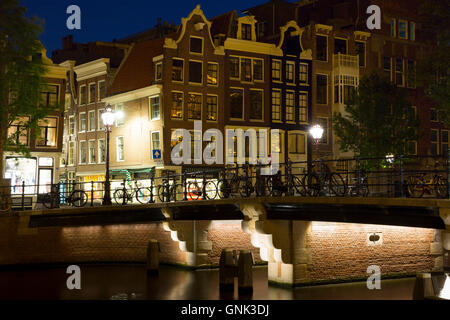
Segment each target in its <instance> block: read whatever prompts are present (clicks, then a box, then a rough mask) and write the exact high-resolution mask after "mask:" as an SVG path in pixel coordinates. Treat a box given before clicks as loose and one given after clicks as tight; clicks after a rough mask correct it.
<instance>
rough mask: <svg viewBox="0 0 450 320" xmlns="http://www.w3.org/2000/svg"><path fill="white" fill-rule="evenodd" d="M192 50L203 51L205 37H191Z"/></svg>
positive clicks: (200, 52) (194, 51) (192, 51)
mask: <svg viewBox="0 0 450 320" xmlns="http://www.w3.org/2000/svg"><path fill="white" fill-rule="evenodd" d="M190 52H191V53H198V54H202V53H203V38H195V37H191V39H190Z"/></svg>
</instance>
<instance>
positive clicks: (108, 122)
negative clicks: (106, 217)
mask: <svg viewBox="0 0 450 320" xmlns="http://www.w3.org/2000/svg"><path fill="white" fill-rule="evenodd" d="M114 119H115V114H114V112H113V111H112V109H111V106H110V105H108V106H107V107H106V110H105V112H103V113H102V121H103V124H104V126H105V130H106V175H105V196H104V197H103V205H104V206H110V205H112V202H111V185H110V182H109V135H110V133H111V128H112V126H113V124H114Z"/></svg>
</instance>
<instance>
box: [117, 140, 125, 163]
mask: <svg viewBox="0 0 450 320" xmlns="http://www.w3.org/2000/svg"><path fill="white" fill-rule="evenodd" d="M116 149H117V150H116V151H117V161H124V160H125V154H124V144H123V137H117V138H116Z"/></svg>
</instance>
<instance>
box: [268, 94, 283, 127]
mask: <svg viewBox="0 0 450 320" xmlns="http://www.w3.org/2000/svg"><path fill="white" fill-rule="evenodd" d="M275 91H276V92H278V94H279V99H280V100H279V104H278V107H279V108H280V110H279V114H280V118H279V119H274V118H273V106H274V104H273V93H274V92H275ZM282 99H283V95H282V91H281V89H278V88H273V89H272V92H271V93H270V101H271V106H272V110H271V116H270V117H271V120H272V122H277V123H282V122H283V118H282V114H283V113H282V107H283V100H282Z"/></svg>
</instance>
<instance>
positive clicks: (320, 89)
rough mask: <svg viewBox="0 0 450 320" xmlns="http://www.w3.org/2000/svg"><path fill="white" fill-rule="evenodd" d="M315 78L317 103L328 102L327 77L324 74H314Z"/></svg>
mask: <svg viewBox="0 0 450 320" xmlns="http://www.w3.org/2000/svg"><path fill="white" fill-rule="evenodd" d="M316 80H317V100H316V102H317V103H318V104H327V103H328V93H327V88H328V77H327V76H326V75H324V74H318V75H316Z"/></svg>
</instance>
